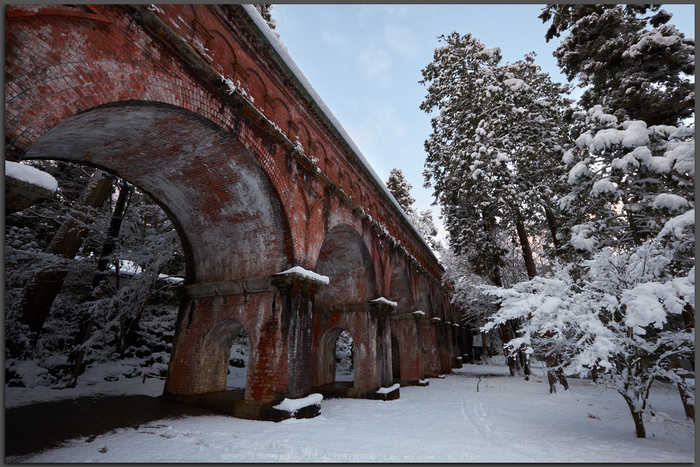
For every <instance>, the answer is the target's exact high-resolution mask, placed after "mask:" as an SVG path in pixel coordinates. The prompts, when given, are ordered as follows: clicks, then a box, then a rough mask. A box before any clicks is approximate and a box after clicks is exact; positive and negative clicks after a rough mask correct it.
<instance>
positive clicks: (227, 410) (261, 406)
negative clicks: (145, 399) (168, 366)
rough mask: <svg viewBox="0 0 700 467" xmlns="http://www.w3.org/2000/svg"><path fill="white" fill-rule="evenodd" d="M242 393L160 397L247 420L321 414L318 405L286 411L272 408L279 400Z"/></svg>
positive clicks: (228, 392)
mask: <svg viewBox="0 0 700 467" xmlns="http://www.w3.org/2000/svg"><path fill="white" fill-rule="evenodd" d="M243 394H244V393H243V391H220V392H210V393H207V394H196V395H193V396H182V395H178V394H167V393H165V394H163V395H162V396H160V397H163V398H164V399H168V400H172V401H176V402H180V403H182V404H186V405H191V406H195V407H201V408H203V409H207V410H211V411H212V412H217V413H221V414H224V415H230V416H233V417H237V418H244V419H247V420H262V421H269V422H281V421H282V420H286V419H289V418H314V417H316V416H318V415H321V406H320V405H310V406H307V407H304V408H301V409H299V410H297V411H296V412H287V411H285V410H279V409H275V408H274V406H275V405H277V404H278V403H279V402H252V401H246V400H243Z"/></svg>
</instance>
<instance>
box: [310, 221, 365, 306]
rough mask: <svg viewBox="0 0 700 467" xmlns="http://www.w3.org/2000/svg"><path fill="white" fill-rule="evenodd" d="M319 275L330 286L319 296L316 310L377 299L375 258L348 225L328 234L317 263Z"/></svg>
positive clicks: (339, 226) (335, 227)
mask: <svg viewBox="0 0 700 467" xmlns="http://www.w3.org/2000/svg"><path fill="white" fill-rule="evenodd" d="M316 272H317V273H319V274H322V275H324V276H327V277H328V278H329V285H328V286H326V287H324V288H323V290H321V292H319V294H318V295H317V296H316V301H315V304H316V306H327V305H337V304H343V303H360V302H367V301H369V300H372V299H374V298H377V289H376V283H377V280H376V273H375V270H374V264H373V262H372V257H371V256H370V253H369V250H368V248H367V246H366V245H365V243H364V241H363V239H362V236H361V235H360V234H359V233H358V232H357V231H356V230H355V229H354V228H353V227H352V226H350V225H348V224H338V225H336V226H334V227H333V228H332V229H330V231H329V232H328V233H327V234H326V237H325V238H324V240H323V244H322V245H321V250H320V251H319V255H318V259H317V260H316Z"/></svg>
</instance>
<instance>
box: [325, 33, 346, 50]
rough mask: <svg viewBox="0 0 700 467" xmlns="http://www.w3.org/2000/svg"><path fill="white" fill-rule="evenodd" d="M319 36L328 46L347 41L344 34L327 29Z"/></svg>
mask: <svg viewBox="0 0 700 467" xmlns="http://www.w3.org/2000/svg"><path fill="white" fill-rule="evenodd" d="M321 37H322V38H323V42H324V43H325V44H326V45H328V46H330V47H333V46H336V45H339V44H343V43H344V42H346V41H347V37H346V36H345V35H343V34H338V33H337V32H332V31H329V30H325V31H323V34H322V35H321Z"/></svg>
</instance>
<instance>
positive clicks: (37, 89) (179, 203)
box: [5, 5, 467, 419]
mask: <svg viewBox="0 0 700 467" xmlns="http://www.w3.org/2000/svg"><path fill="white" fill-rule="evenodd" d="M5 18H6V61H5V79H6V82H5V122H6V123H5V125H6V126H5V131H6V157H7V159H8V160H14V161H20V160H22V159H53V160H64V161H70V162H74V163H78V164H84V165H89V166H93V167H98V168H100V169H103V170H105V171H108V172H111V173H114V174H116V175H118V176H119V177H122V178H124V179H126V180H128V181H129V182H131V183H133V184H134V185H136V186H138V187H139V188H140V189H142V190H143V191H144V192H146V193H148V194H149V195H150V196H151V197H152V198H153V199H154V200H155V201H156V202H157V203H158V204H159V205H160V206H161V207H162V208H163V209H164V210H165V212H166V213H167V214H168V215H169V217H170V218H171V219H172V221H173V223H174V224H175V226H176V229H177V231H178V233H179V236H180V238H181V240H182V243H183V245H184V249H185V255H186V259H187V272H186V281H185V284H186V285H185V286H184V293H183V294H182V297H183V298H182V300H181V305H180V310H179V313H178V316H177V323H176V324H177V327H176V333H175V338H174V342H173V347H172V352H171V358H170V364H169V367H168V374H167V378H166V382H165V390H164V395H165V396H167V397H171V398H174V399H177V400H181V401H183V402H188V403H195V404H199V405H207V404H209V405H212V406H215V405H217V403H215V402H212V401H216V400H217V399H216V397H219V399H218V410H221V411H223V412H226V413H231V414H233V415H236V416H240V417H245V418H258V419H270V418H274V417H275V416H277V415H274V412H275V409H272V407H273V406H274V405H275V404H276V403H279V402H280V401H281V400H282V399H284V398H302V397H305V396H307V395H309V394H311V393H313V392H317V390H318V389H319V388H320V387H328V386H329V385H331V384H332V383H334V377H335V356H334V348H335V341H336V338H337V337H338V335H339V334H340V333H341V332H342V330H347V331H348V332H349V333H350V335H351V336H352V338H353V341H354V344H355V354H354V365H355V376H354V383H353V387H351V388H348V389H347V390H346V391H345V395H346V396H350V397H367V398H372V397H376V398H381V397H380V396H379V395H378V394H377V390H378V389H379V388H382V387H384V388H386V387H390V386H392V383H394V382H395V381H396V380H400V382H401V383H402V384H416V383H418V382H419V381H421V380H423V379H425V378H428V377H437V376H438V375H439V374H441V373H446V372H450V371H451V369H452V368H453V367H455V366H458V365H459V364H460V363H459V358H458V357H459V356H460V355H462V354H463V353H465V350H466V349H465V342H466V336H467V331H466V329H464V328H461V327H460V326H458V325H457V324H455V321H456V320H457V316H456V310H453V309H452V306H451V305H450V302H449V299H448V297H447V294H446V291H445V290H444V288H443V287H442V286H441V277H442V273H443V270H442V268H441V266H440V265H439V264H438V261H437V259H436V258H435V256H434V255H433V253H432V252H431V250H430V249H429V248H428V246H427V245H426V244H425V242H424V240H423V239H422V238H421V237H420V235H419V234H417V233H416V230H415V229H414V227H413V226H412V225H411V224H410V222H409V221H408V220H407V219H406V217H405V215H404V214H403V212H402V211H401V208H400V207H399V206H398V204H396V202H395V200H394V199H393V198H392V197H391V195H389V193H388V191H387V190H386V188H385V186H384V184H383V183H382V181H381V180H380V179H379V178H378V176H377V175H376V174H375V173H374V172H373V170H372V169H371V167H370V166H369V165H368V164H367V162H366V161H365V160H364V158H363V157H362V155H361V154H360V152H359V150H357V148H356V147H355V146H354V144H353V143H352V141H351V140H350V138H349V137H348V136H347V135H346V133H345V132H344V130H343V129H342V127H341V126H340V125H339V124H338V123H337V121H336V120H335V118H334V117H333V116H332V115H331V114H330V112H329V111H328V110H326V108H325V106H324V105H323V103H322V101H321V100H320V98H319V97H318V96H317V95H316V93H315V91H314V90H313V88H311V86H310V85H308V83H307V82H306V80H305V78H304V77H303V75H302V74H301V73H300V72H299V71H298V70H297V69H296V66H295V65H294V62H293V61H292V60H291V59H290V58H289V56H288V55H287V53H286V50H285V49H284V48H283V46H281V45H280V43H279V41H278V40H277V39H276V37H275V36H274V34H273V33H272V31H271V30H270V29H269V28H268V27H267V25H266V24H265V22H264V21H263V20H262V18H261V17H260V16H259V15H258V14H257V12H256V11H255V9H254V8H253V7H252V6H247V5H246V6H242V5H158V6H150V5H149V6H142V5H94V6H88V5H82V6H80V5H71V6H67V5H66V6H58V5H8V6H6V10H5ZM292 268H295V269H292ZM289 269H292V271H291V272H290V271H289ZM306 271H312V272H315V273H317V274H318V275H323V276H326V277H327V278H328V279H329V282H328V284H327V285H326V284H324V283H323V282H321V281H320V280H319V279H318V277H315V276H314V275H313V274H309V273H307V272H306ZM281 272H284V273H282V274H281ZM379 297H386V298H387V299H388V300H389V301H391V302H395V303H396V306H394V304H393V303H391V302H388V301H384V300H376V299H378V298H379ZM241 326H243V327H244V328H245V330H246V331H247V333H248V335H249V338H250V345H251V352H250V360H249V368H248V376H247V381H246V388H245V393H244V396H243V399H242V400H236V401H233V400H230V401H228V402H223V403H222V402H221V400H222V399H221V398H222V397H223V399H226V397H225V396H222V394H225V393H223V392H222V391H224V390H225V387H226V373H227V365H228V352H229V349H230V346H231V341H232V339H233V337H234V336H235V334H236V333H237V331H238V330H239V329H240V327H241ZM380 393H381V392H380ZM390 394H392V393H390ZM393 394H394V396H391V397H397V396H398V390H394V391H393ZM207 396H209V397H208V398H207ZM215 396H216V397H215ZM383 397H385V398H386V397H389V396H386V395H385V396H383ZM239 398H240V396H239ZM389 398H390V397H389ZM271 414H273V415H271Z"/></svg>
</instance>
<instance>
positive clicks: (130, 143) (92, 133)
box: [24, 101, 310, 400]
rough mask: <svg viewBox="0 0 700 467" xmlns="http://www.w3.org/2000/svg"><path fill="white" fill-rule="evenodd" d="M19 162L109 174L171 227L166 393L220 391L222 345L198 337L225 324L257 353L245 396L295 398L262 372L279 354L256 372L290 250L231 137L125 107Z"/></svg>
mask: <svg viewBox="0 0 700 467" xmlns="http://www.w3.org/2000/svg"><path fill="white" fill-rule="evenodd" d="M24 158H25V159H54V160H64V161H69V162H75V163H78V164H84V165H89V166H93V167H97V168H99V169H102V170H105V171H108V172H111V173H114V174H116V175H118V176H119V177H122V178H123V179H126V180H128V181H129V182H130V183H132V184H134V185H136V186H137V187H139V188H140V189H141V190H143V191H144V192H145V193H147V194H148V195H149V196H151V198H153V199H154V200H155V201H156V202H157V203H158V204H159V205H160V206H161V207H162V208H163V210H164V211H165V212H166V213H167V214H168V216H169V217H170V218H171V220H172V221H173V224H174V225H175V227H176V229H177V231H178V234H179V236H180V238H181V240H182V243H183V246H184V250H185V257H186V263H187V267H186V281H185V284H186V285H185V290H186V292H185V297H186V298H185V299H184V300H182V301H181V305H180V312H179V313H178V319H177V328H176V333H175V339H174V342H173V348H172V351H171V360H170V364H169V367H168V376H167V379H166V383H165V392H166V393H168V394H182V395H187V394H200V393H208V392H216V391H219V390H223V389H225V376H226V371H225V370H226V368H225V367H224V366H223V363H221V362H224V361H225V360H223V357H221V355H219V353H221V354H222V355H223V354H224V353H225V349H226V348H228V347H230V345H229V346H228V347H227V346H226V345H224V344H225V343H224V344H222V343H221V342H218V341H217V342H218V344H217V345H213V344H212V343H211V342H209V341H208V340H207V339H208V337H207V336H212V335H218V331H216V329H218V328H217V327H216V326H218V324H217V323H220V322H224V321H225V322H228V321H227V320H231V319H234V320H236V321H237V322H239V323H243V325H244V326H245V327H246V330H248V331H249V333H250V335H251V346H253V347H254V348H255V352H254V353H256V355H252V356H251V360H252V362H251V367H252V368H251V370H252V371H251V374H252V377H249V378H248V382H247V391H246V399H250V400H275V399H279V398H280V396H283V395H284V394H286V393H287V392H288V391H290V390H291V391H292V392H295V393H296V392H299V391H303V389H301V390H300V389H298V388H297V387H294V388H291V389H290V388H288V387H287V385H286V383H282V382H278V383H277V384H269V382H268V379H269V378H268V376H267V374H268V373H269V372H270V371H271V370H272V371H276V370H275V369H276V368H281V369H284V368H286V367H287V366H286V365H285V364H284V363H283V362H285V360H286V359H287V357H288V356H287V354H286V353H282V352H279V351H278V349H277V350H276V349H274V348H265V349H264V350H263V352H264V353H266V354H267V353H273V354H275V358H274V359H269V358H267V359H266V358H263V360H264V361H265V364H264V365H263V366H265V365H267V366H265V368H262V367H261V366H260V365H258V360H257V353H258V348H259V343H260V341H263V342H271V341H276V340H278V339H280V340H284V339H285V338H286V337H287V336H286V335H283V336H279V335H278V334H280V333H282V327H281V326H282V325H281V324H277V326H274V327H269V326H268V327H267V328H265V329H264V330H261V329H260V325H261V324H262V322H265V321H266V320H269V315H270V313H272V315H273V316H274V313H275V300H276V295H277V294H278V292H277V291H276V290H275V289H274V288H273V287H271V286H270V285H269V280H270V279H269V277H270V276H271V275H273V274H276V273H278V272H280V271H282V270H284V269H286V268H287V267H288V266H289V265H290V264H292V263H293V258H292V256H293V253H292V252H293V247H292V244H291V243H292V239H291V238H292V237H291V234H290V229H289V227H288V223H287V221H286V217H285V213H284V210H283V205H282V202H281V201H280V197H279V195H278V193H277V192H276V190H275V188H274V186H273V185H272V183H271V182H270V180H269V179H268V177H267V175H266V173H265V172H264V170H263V168H262V167H261V165H260V163H259V162H258V161H257V160H256V158H255V157H254V156H253V155H252V154H251V153H250V152H249V151H248V150H247V149H246V148H245V146H244V145H243V144H242V143H241V142H240V141H239V140H238V139H237V138H236V137H234V136H233V135H231V133H229V132H226V131H224V130H223V129H221V128H220V127H219V126H217V125H216V124H214V123H212V122H211V121H209V120H207V119H205V118H203V117H201V116H200V115H198V114H195V113H194V112H191V111H188V110H186V109H182V108H179V107H176V106H173V105H168V104H160V103H152V102H141V101H130V102H125V103H119V104H110V105H102V106H98V107H95V108H92V109H90V110H87V111H84V112H81V113H78V114H76V115H73V116H71V117H68V118H67V119H65V120H64V121H62V122H60V123H58V124H56V125H55V126H53V127H52V128H51V129H50V130H48V131H47V132H46V133H45V134H44V135H42V136H41V137H40V138H39V139H38V140H37V141H36V143H35V144H34V145H33V146H32V147H31V148H29V150H28V151H27V152H26V153H25V155H24ZM265 278H267V279H265ZM261 280H262V281H263V285H261V286H260V287H258V289H259V290H255V289H254V287H253V289H252V290H251V285H250V284H258V283H259V282H260V281H261ZM265 280H267V285H265V284H264V281H265ZM217 284H219V285H217ZM220 284H239V285H238V288H242V289H243V290H242V291H237V289H236V286H232V285H227V286H225V287H224V292H223V293H224V295H227V296H226V297H219V295H221V293H222V292H221V287H220ZM240 284H244V285H242V286H241V285H240ZM246 284H247V285H246ZM249 292H250V294H249ZM248 295H252V296H248ZM222 300H223V302H222ZM212 332H213V333H214V334H212ZM228 334H230V333H226V335H228ZM234 335H235V333H234ZM212 342H213V341H212ZM219 344H221V345H219ZM212 352H213V353H212ZM217 352H218V353H217ZM218 357H221V358H218ZM268 366H269V367H272V369H271V368H268ZM222 368H223V369H222ZM280 371H281V372H282V373H285V372H284V371H282V370H280ZM203 375H207V376H206V377H203ZM287 376H288V375H286V374H284V375H280V378H278V379H280V381H281V380H285V381H286V378H287ZM308 384H310V381H309V383H308Z"/></svg>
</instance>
